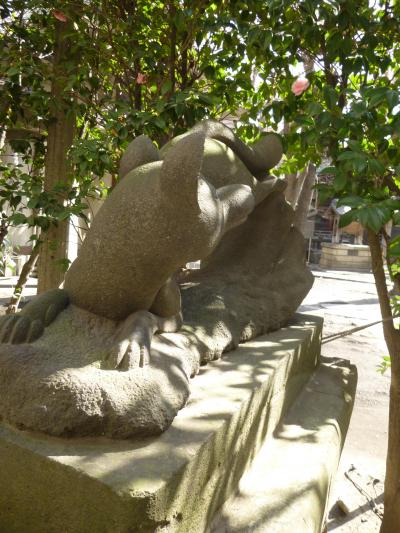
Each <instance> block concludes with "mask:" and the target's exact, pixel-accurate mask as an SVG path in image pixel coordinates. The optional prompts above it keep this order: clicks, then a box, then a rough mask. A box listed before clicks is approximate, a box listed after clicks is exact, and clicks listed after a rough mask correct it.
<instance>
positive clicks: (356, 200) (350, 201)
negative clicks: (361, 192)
mask: <svg viewBox="0 0 400 533" xmlns="http://www.w3.org/2000/svg"><path fill="white" fill-rule="evenodd" d="M364 203H365V200H364V199H363V198H361V196H344V197H343V198H340V200H339V201H338V203H337V206H338V207H340V206H342V205H345V206H348V207H359V206H360V205H363V204H364Z"/></svg>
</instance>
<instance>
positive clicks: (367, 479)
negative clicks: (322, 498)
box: [0, 266, 390, 533]
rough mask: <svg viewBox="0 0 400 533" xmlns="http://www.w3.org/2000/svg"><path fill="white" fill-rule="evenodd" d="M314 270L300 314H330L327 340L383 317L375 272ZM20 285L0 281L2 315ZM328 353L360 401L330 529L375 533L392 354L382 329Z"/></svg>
mask: <svg viewBox="0 0 400 533" xmlns="http://www.w3.org/2000/svg"><path fill="white" fill-rule="evenodd" d="M311 268H312V270H313V273H314V275H315V283H314V286H313V288H312V290H311V291H310V293H309V294H308V296H307V297H306V299H305V300H304V302H303V305H302V306H301V308H300V311H302V312H304V313H308V314H313V315H320V316H321V315H322V316H324V318H325V322H324V333H323V336H327V335H330V334H332V333H339V332H341V331H344V330H347V329H350V328H352V327H356V326H360V325H363V324H368V323H369V322H373V321H375V320H379V319H380V312H379V305H378V298H377V295H376V290H375V285H374V282H373V276H372V274H370V273H359V272H347V271H332V270H322V269H320V268H319V267H317V266H311ZM15 282H16V278H15V277H8V278H0V314H3V313H4V312H5V305H6V303H7V301H8V299H9V297H10V295H11V292H12V286H13V285H14V284H15ZM35 292H36V280H35V279H30V280H29V282H28V285H27V287H26V289H25V291H24V300H25V301H27V299H29V297H30V296H32V295H34V294H35ZM322 355H323V357H327V358H343V359H349V360H350V361H351V362H352V363H354V364H355V365H356V366H357V369H358V389H357V395H356V401H355V406H354V411H353V416H352V419H351V422H350V428H349V432H348V435H347V439H346V443H345V446H344V449H343V454H342V459H341V463H340V467H339V472H338V475H337V479H336V483H335V486H334V487H333V489H332V494H331V501H330V504H329V507H330V511H329V515H328V522H327V530H328V531H332V532H335V533H350V532H351V533H353V532H354V533H358V532H360V533H365V532H368V533H375V532H378V531H379V527H380V518H379V515H380V513H381V512H382V502H383V497H382V492H383V479H384V473H385V457H386V446H387V423H388V405H389V380H390V377H389V371H387V372H386V373H385V374H384V375H381V374H380V373H379V372H378V371H377V368H378V366H379V364H380V363H381V361H382V356H383V355H386V348H385V343H384V340H383V334H382V326H381V325H380V324H378V325H375V326H372V327H370V328H367V329H364V330H362V331H360V332H357V333H354V334H352V335H350V336H347V337H343V338H341V339H339V340H335V341H333V342H330V343H326V344H323V346H322ZM338 502H339V503H338ZM343 510H345V512H343Z"/></svg>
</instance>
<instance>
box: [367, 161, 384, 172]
mask: <svg viewBox="0 0 400 533" xmlns="http://www.w3.org/2000/svg"><path fill="white" fill-rule="evenodd" d="M368 167H369V169H370V171H371V172H373V173H374V174H378V175H379V176H383V174H384V173H385V167H384V166H383V165H382V163H381V162H380V161H379V160H378V159H368Z"/></svg>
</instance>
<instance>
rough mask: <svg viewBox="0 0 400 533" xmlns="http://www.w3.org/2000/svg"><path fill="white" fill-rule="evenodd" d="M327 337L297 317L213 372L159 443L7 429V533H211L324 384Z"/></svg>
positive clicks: (1, 521) (1, 466)
mask: <svg viewBox="0 0 400 533" xmlns="http://www.w3.org/2000/svg"><path fill="white" fill-rule="evenodd" d="M321 331H322V319H321V318H320V317H312V316H308V315H296V317H295V318H294V319H293V320H292V321H291V324H290V325H289V326H288V327H286V328H282V329H281V330H279V331H277V332H274V333H271V334H269V335H264V336H261V337H258V338H257V339H255V340H253V341H251V342H248V343H245V344H243V345H240V346H239V348H238V349H237V350H235V351H232V352H230V353H227V354H225V355H224V357H223V359H221V360H220V361H216V362H213V363H210V364H209V365H207V366H206V367H203V368H202V369H201V371H200V373H199V375H198V376H196V377H195V378H194V379H193V382H192V387H191V397H190V400H189V402H188V405H187V406H186V407H185V408H184V409H182V410H181V411H180V412H179V414H178V416H177V417H176V418H175V420H174V422H173V424H172V425H171V427H170V428H169V429H168V430H167V431H166V432H164V433H163V434H162V435H160V436H159V437H154V438H146V439H130V440H124V441H116V440H109V439H104V438H103V439H102V438H96V439H94V438H92V439H60V438H54V437H53V438H52V437H46V436H43V435H38V434H32V433H29V432H19V431H17V430H14V429H11V428H9V427H7V426H5V425H2V426H0V471H1V476H0V531H7V533H44V532H46V533H55V532H57V533H59V532H60V531H63V532H65V533H89V532H91V533H92V532H96V533H111V532H113V533H133V532H136V531H137V532H161V531H163V532H182V533H188V532H190V533H204V531H206V530H207V528H208V527H209V526H210V524H211V521H212V519H213V516H214V514H215V512H216V511H217V510H218V509H219V508H220V507H221V505H222V504H223V503H224V502H225V501H226V500H227V499H228V498H229V496H230V495H231V494H232V493H233V492H234V491H235V490H236V488H237V485H238V482H239V480H240V478H241V477H242V475H243V473H244V472H245V471H246V470H247V468H248V467H249V465H250V464H251V461H252V460H253V459H254V457H255V456H256V455H257V452H258V451H259V449H260V448H261V446H262V444H263V442H264V440H265V438H266V437H267V436H268V435H271V434H272V433H273V431H274V430H275V428H276V426H277V424H278V423H279V421H280V420H281V418H282V416H283V414H284V413H285V412H287V409H288V408H289V406H290V405H291V404H292V403H293V401H294V399H295V398H296V397H297V396H298V394H299V392H300V391H301V390H302V388H303V387H304V385H305V383H306V382H307V381H308V379H309V377H310V376H311V374H312V373H313V372H314V369H315V366H316V364H317V363H318V359H319V354H320V341H321ZM176 372H177V379H178V378H179V369H178V367H177V370H176Z"/></svg>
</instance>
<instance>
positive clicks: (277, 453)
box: [210, 360, 357, 533]
mask: <svg viewBox="0 0 400 533" xmlns="http://www.w3.org/2000/svg"><path fill="white" fill-rule="evenodd" d="M323 361H324V363H323V364H322V365H321V366H320V367H319V368H318V369H317V371H316V372H315V374H314V375H313V376H312V378H311V379H310V381H309V382H308V383H307V385H306V387H305V388H304V389H303V391H302V392H301V393H300V394H299V396H298V397H297V398H296V400H295V402H294V404H293V406H292V407H291V408H290V410H289V412H288V413H287V415H286V416H285V417H284V419H283V421H282V423H281V424H280V425H279V426H278V428H277V429H276V430H275V431H274V434H273V437H271V438H269V439H266V441H265V442H264V444H263V446H262V448H261V450H260V451H259V453H258V454H257V456H256V458H255V460H254V462H253V463H252V465H251V467H250V469H249V470H248V471H247V472H246V473H245V474H244V475H243V477H242V479H241V480H240V482H239V485H238V487H237V490H236V493H235V494H233V495H232V496H231V497H230V498H229V499H228V500H227V501H226V502H225V504H224V506H223V507H222V509H221V510H220V511H219V512H218V513H217V516H216V517H215V519H214V522H213V524H212V526H211V528H210V531H211V533H248V532H250V531H251V532H252V533H264V532H265V533H267V532H268V533H286V532H290V531H297V532H298V533H320V532H321V531H322V529H323V524H324V519H325V518H326V512H327V504H328V499H329V496H330V492H331V487H332V484H333V480H334V477H335V474H336V470H337V467H338V463H339V458H340V453H341V450H342V447H343V444H344V440H345V437H346V433H347V428H348V425H349V422H350V416H351V412H352V409H353V403H354V399H355V392H356V383H357V371H356V368H355V366H354V365H350V364H349V363H348V361H344V360H323Z"/></svg>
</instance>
